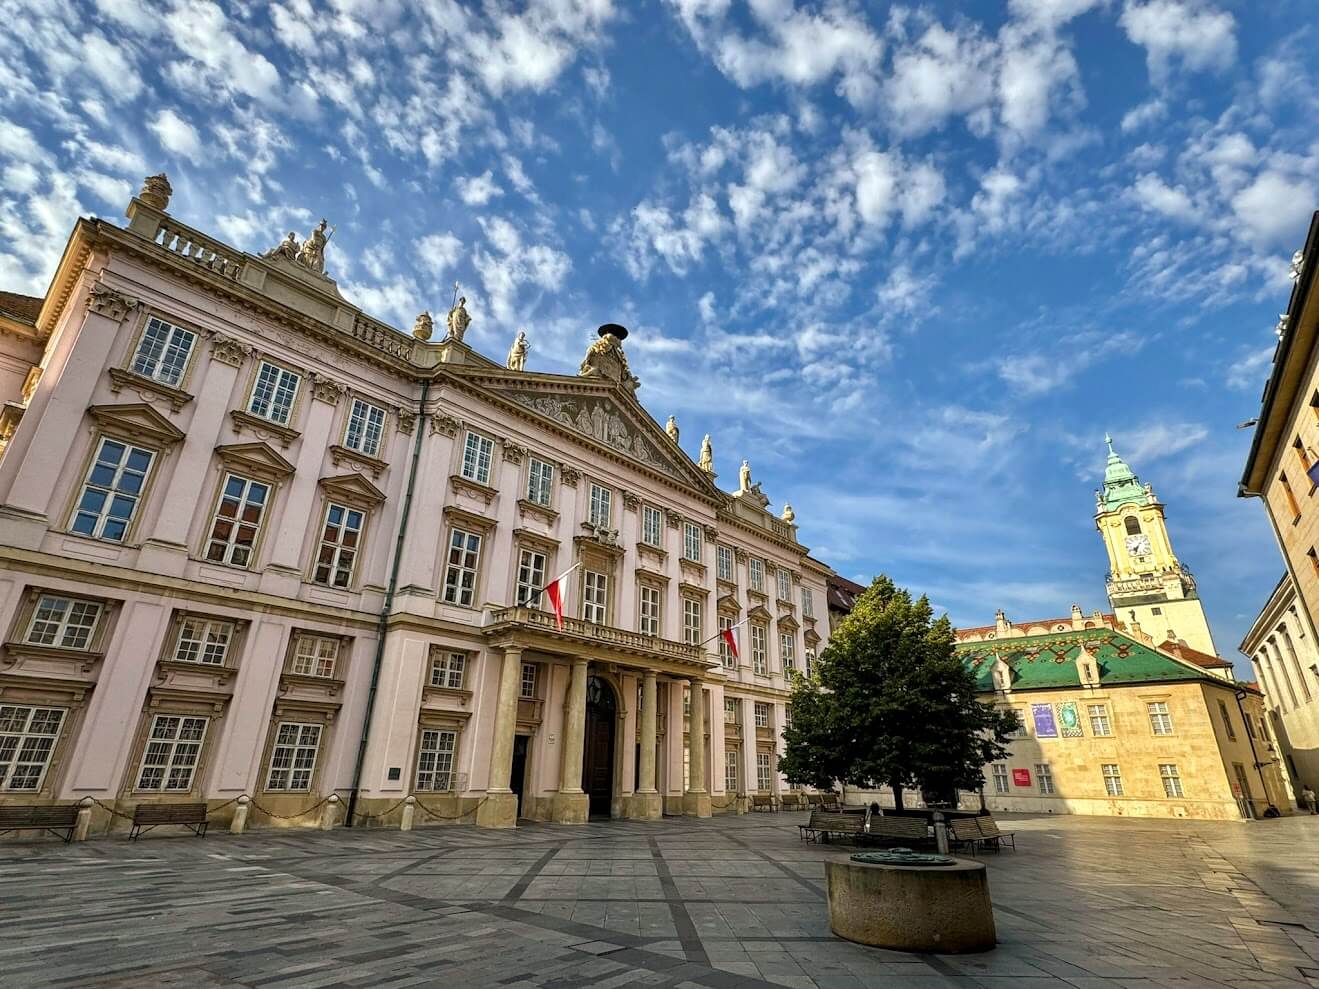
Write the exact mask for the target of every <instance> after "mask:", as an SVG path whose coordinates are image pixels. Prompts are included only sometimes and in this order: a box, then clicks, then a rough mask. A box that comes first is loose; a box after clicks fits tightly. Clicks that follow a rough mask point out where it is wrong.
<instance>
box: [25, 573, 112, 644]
mask: <svg viewBox="0 0 1319 989" xmlns="http://www.w3.org/2000/svg"><path fill="white" fill-rule="evenodd" d="M47 596H49V597H62V598H69V599H71V600H75V601H84V602H91V603H94V604H97V605H99V606H100V611H99V613H98V614H97V617H96V624H95V626H94V627H93V629H92V633H91V635H90V636H89V637H88V640H87V644H86V646H85V647H70V646H61V645H54V644H52V645H42V644H41V643H38V642H28V641H27V640H28V636H29V634H30V633H31V630H32V623H33V620H34V618H35V616H36V611H37V602H39V601H40V600H41V598H42V597H47ZM122 604H123V602H122V601H121V600H119V599H118V598H109V597H105V596H103V595H100V594H83V593H80V592H71V591H64V590H60V589H58V588H55V587H50V586H47V585H45V584H28V585H27V586H26V587H24V588H23V592H22V597H21V599H20V602H19V605H18V607H17V608H16V609H15V610H14V616H13V618H12V619H11V622H10V626H9V634H8V635H7V636H6V638H5V644H4V651H5V652H8V653H33V654H39V655H52V656H54V655H58V656H67V657H69V658H71V659H75V660H76V661H78V662H81V663H86V662H88V661H90V660H95V659H100V658H102V657H104V655H105V652H106V648H107V646H108V645H109V643H110V640H111V638H112V637H113V634H114V625H115V622H116V621H117V619H118V616H119V611H120V608H121V606H122Z"/></svg>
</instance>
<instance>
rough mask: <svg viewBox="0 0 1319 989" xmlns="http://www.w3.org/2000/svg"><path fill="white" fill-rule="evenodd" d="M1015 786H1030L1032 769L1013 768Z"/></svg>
mask: <svg viewBox="0 0 1319 989" xmlns="http://www.w3.org/2000/svg"><path fill="white" fill-rule="evenodd" d="M1012 785H1013V786H1030V770H1029V769H1014V770H1012Z"/></svg>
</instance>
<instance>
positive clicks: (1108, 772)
mask: <svg viewBox="0 0 1319 989" xmlns="http://www.w3.org/2000/svg"><path fill="white" fill-rule="evenodd" d="M1100 771H1101V772H1102V773H1103V774H1104V792H1105V793H1107V794H1108V795H1109V796H1110V797H1120V796H1122V771H1121V770H1120V769H1118V766H1117V763H1115V762H1106V763H1104V764H1103V766H1101V767H1100Z"/></svg>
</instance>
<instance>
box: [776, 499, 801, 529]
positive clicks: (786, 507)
mask: <svg viewBox="0 0 1319 989" xmlns="http://www.w3.org/2000/svg"><path fill="white" fill-rule="evenodd" d="M779 518H781V519H783V521H784V522H787V523H788V525H795V524H796V522H797V513H796V512H794V511H793V510H792V506H791V505H790V504H788V503H787V502H786V501H785V502H784V503H783V514H782V515H780V516H779Z"/></svg>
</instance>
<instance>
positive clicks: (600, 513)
mask: <svg viewBox="0 0 1319 989" xmlns="http://www.w3.org/2000/svg"><path fill="white" fill-rule="evenodd" d="M613 498H614V493H613V492H612V491H610V490H609V489H608V488H606V487H603V486H601V485H599V484H592V485H591V504H590V508H589V512H590V522H591V524H592V525H597V526H599V527H600V528H602V529H607V528H609V519H610V515H611V512H610V509H611V508H612V502H613Z"/></svg>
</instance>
